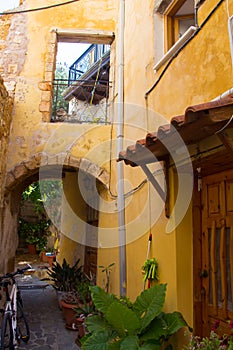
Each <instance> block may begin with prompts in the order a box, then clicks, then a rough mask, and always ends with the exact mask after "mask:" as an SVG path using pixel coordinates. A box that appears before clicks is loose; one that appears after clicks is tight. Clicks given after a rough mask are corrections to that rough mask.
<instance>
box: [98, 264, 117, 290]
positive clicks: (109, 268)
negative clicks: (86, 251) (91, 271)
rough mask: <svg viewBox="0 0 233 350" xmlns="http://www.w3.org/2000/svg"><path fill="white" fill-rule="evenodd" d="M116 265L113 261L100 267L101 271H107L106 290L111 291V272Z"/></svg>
mask: <svg viewBox="0 0 233 350" xmlns="http://www.w3.org/2000/svg"><path fill="white" fill-rule="evenodd" d="M114 265H115V263H111V264H109V265H107V266H103V265H100V266H99V268H100V269H101V272H103V273H105V287H104V289H105V291H106V292H107V293H108V292H109V286H110V274H111V272H112V267H113V266H114Z"/></svg>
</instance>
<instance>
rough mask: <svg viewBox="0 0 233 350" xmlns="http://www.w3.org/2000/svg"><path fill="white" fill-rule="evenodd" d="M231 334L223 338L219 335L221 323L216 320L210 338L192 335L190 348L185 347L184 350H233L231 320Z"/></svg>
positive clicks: (231, 325) (230, 326)
mask: <svg viewBox="0 0 233 350" xmlns="http://www.w3.org/2000/svg"><path fill="white" fill-rule="evenodd" d="M228 323H229V334H224V335H222V336H220V335H218V334H217V332H218V328H219V326H220V321H219V320H216V322H215V324H214V325H213V327H212V329H211V332H210V335H209V337H205V338H201V337H198V336H194V335H191V337H190V340H189V344H188V346H184V348H183V349H184V350H197V349H203V350H204V349H221V350H225V349H226V350H227V349H229V350H230V349H233V321H232V320H229V321H228Z"/></svg>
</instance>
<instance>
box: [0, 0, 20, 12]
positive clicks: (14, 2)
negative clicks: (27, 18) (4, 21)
mask: <svg viewBox="0 0 233 350" xmlns="http://www.w3.org/2000/svg"><path fill="white" fill-rule="evenodd" d="M19 5H20V0H7V1H6V0H0V12H3V11H7V10H13V9H14V8H16V7H18V6H19Z"/></svg>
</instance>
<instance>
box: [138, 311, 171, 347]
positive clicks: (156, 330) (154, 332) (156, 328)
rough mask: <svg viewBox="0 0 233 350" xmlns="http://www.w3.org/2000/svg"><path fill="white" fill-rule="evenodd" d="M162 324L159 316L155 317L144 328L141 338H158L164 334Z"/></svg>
mask: <svg viewBox="0 0 233 350" xmlns="http://www.w3.org/2000/svg"><path fill="white" fill-rule="evenodd" d="M164 331H165V330H164V324H163V321H162V319H161V317H159V316H158V317H156V318H155V319H154V320H153V321H152V322H151V323H150V325H149V327H148V328H147V329H146V331H145V332H144V333H143V334H142V335H141V336H140V339H141V340H157V341H158V340H159V339H160V338H161V337H162V336H164Z"/></svg>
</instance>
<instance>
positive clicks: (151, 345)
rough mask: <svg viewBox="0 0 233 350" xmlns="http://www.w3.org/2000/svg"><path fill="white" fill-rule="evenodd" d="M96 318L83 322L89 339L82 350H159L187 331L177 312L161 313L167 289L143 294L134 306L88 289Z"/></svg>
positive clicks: (158, 287)
mask: <svg viewBox="0 0 233 350" xmlns="http://www.w3.org/2000/svg"><path fill="white" fill-rule="evenodd" d="M90 289H91V292H92V301H93V303H94V305H95V308H96V310H97V311H99V314H98V315H94V316H91V317H88V318H87V319H86V324H87V328H88V331H89V335H88V337H85V338H83V339H82V348H83V349H84V350H94V349H98V350H115V349H119V350H139V349H141V350H159V349H160V348H161V345H162V343H163V342H164V341H165V340H167V339H168V338H169V337H170V336H171V335H172V334H174V333H176V332H177V331H178V330H179V329H180V328H182V327H188V325H187V323H186V322H185V320H184V319H183V317H182V315H181V314H180V313H179V312H174V313H170V314H166V313H164V312H162V308H163V305H164V301H165V294H166V285H165V284H159V285H155V286H154V287H152V288H150V289H148V290H145V291H143V292H142V293H141V294H140V295H139V296H138V297H137V299H136V301H135V302H133V303H132V302H131V303H125V302H124V300H123V303H122V299H121V298H117V297H116V296H115V295H113V294H109V293H106V292H105V291H104V290H103V289H101V288H100V287H98V286H94V287H90Z"/></svg>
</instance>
